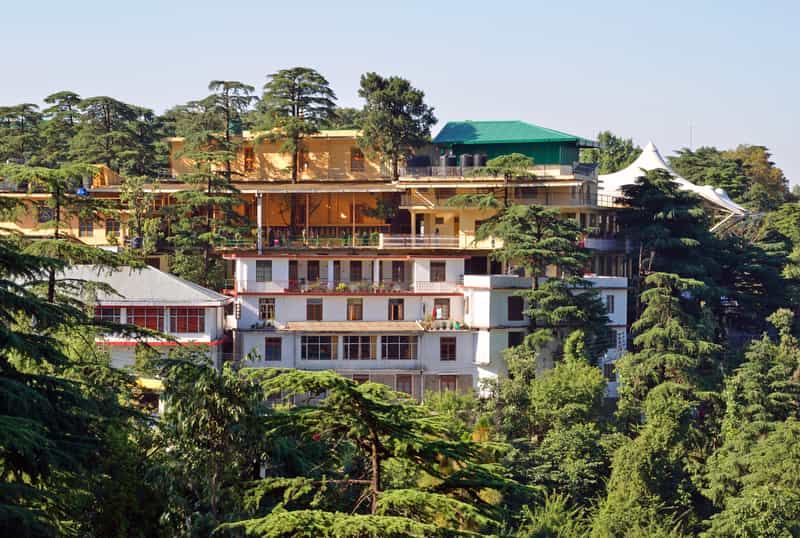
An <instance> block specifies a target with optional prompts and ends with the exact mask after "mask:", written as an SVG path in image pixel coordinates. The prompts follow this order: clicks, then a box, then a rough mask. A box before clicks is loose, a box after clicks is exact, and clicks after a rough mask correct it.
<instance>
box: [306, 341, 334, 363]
mask: <svg viewBox="0 0 800 538" xmlns="http://www.w3.org/2000/svg"><path fill="white" fill-rule="evenodd" d="M336 346H337V339H336V337H335V336H303V337H301V339H300V358H301V359H303V360H308V361H329V360H332V359H335V358H336Z"/></svg>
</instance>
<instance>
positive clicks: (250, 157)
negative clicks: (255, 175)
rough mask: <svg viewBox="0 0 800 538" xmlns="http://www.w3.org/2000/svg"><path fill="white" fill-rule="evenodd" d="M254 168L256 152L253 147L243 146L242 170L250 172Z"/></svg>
mask: <svg viewBox="0 0 800 538" xmlns="http://www.w3.org/2000/svg"><path fill="white" fill-rule="evenodd" d="M255 168H256V152H255V148H252V147H246V148H244V171H245V172H252V171H253V170H255Z"/></svg>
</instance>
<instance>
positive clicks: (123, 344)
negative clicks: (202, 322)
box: [96, 337, 225, 347]
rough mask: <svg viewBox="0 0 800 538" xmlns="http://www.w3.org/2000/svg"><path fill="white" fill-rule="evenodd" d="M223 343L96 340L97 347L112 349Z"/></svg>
mask: <svg viewBox="0 0 800 538" xmlns="http://www.w3.org/2000/svg"><path fill="white" fill-rule="evenodd" d="M223 342H225V338H224V337H223V338H218V339H216V340H212V341H210V342H164V341H157V342H139V341H137V340H105V341H103V340H98V341H96V343H97V345H101V346H114V347H134V346H138V345H139V344H147V345H150V346H153V347H176V346H218V345H220V344H222V343H223Z"/></svg>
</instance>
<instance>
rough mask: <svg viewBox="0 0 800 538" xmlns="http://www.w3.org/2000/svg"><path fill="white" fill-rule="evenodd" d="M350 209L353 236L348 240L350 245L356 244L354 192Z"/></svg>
mask: <svg viewBox="0 0 800 538" xmlns="http://www.w3.org/2000/svg"><path fill="white" fill-rule="evenodd" d="M352 200H353V201H352V209H351V210H350V216H351V217H352V218H351V220H352V221H353V237H352V239H351V240H350V241H351V244H352V246H356V193H355V192H353V198H352Z"/></svg>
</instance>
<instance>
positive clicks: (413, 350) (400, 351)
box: [381, 336, 417, 360]
mask: <svg viewBox="0 0 800 538" xmlns="http://www.w3.org/2000/svg"><path fill="white" fill-rule="evenodd" d="M381 357H382V358H383V359H385V360H416V358H417V337H416V336H381Z"/></svg>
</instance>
